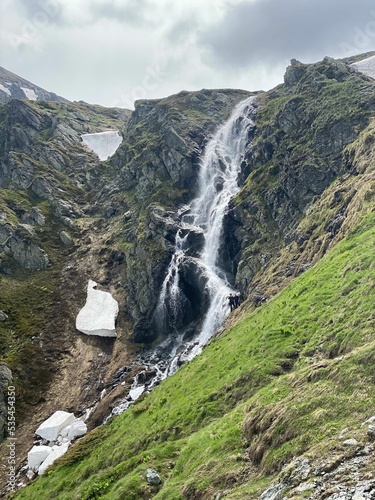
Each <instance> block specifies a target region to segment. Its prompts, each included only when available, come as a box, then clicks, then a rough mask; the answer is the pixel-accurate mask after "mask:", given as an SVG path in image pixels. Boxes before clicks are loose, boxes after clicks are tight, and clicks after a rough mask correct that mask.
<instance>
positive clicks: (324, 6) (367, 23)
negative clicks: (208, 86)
mask: <svg viewBox="0 0 375 500" xmlns="http://www.w3.org/2000/svg"><path fill="white" fill-rule="evenodd" d="M200 43H201V44H202V45H204V46H205V47H208V48H209V49H210V51H211V54H212V56H213V58H214V61H216V63H215V64H217V63H219V64H221V65H223V64H225V65H226V66H232V67H235V68H242V67H246V66H249V65H251V64H254V63H263V64H265V65H269V64H275V63H280V62H282V61H285V60H287V59H290V58H297V59H301V60H302V61H306V62H309V61H312V60H314V59H319V58H321V57H324V56H325V55H332V56H336V57H340V56H341V57H344V56H346V55H349V54H348V52H358V53H360V52H363V51H365V50H370V48H371V45H372V46H374V45H375V5H374V2H373V0H355V2H354V1H353V0H283V1H281V0H257V1H255V2H254V1H253V2H251V3H248V2H245V3H241V4H239V5H237V6H236V7H233V8H232V9H231V10H230V11H229V12H228V14H227V16H226V18H225V19H224V20H223V21H222V22H221V23H219V24H217V25H216V26H214V27H213V28H212V29H211V30H210V31H209V32H206V33H205V34H203V35H202V36H201V38H200ZM345 52H346V53H345Z"/></svg>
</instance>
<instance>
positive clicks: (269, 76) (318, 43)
mask: <svg viewBox="0 0 375 500" xmlns="http://www.w3.org/2000/svg"><path fill="white" fill-rule="evenodd" d="M0 19H1V21H0V65H1V66H3V67H5V68H7V69H8V70H10V71H13V72H14V73H17V74H18V75H20V76H22V77H24V78H26V79H27V80H30V81H32V82H33V83H35V84H37V85H39V86H41V87H43V88H45V89H47V90H50V91H54V92H56V93H57V94H59V95H62V96H64V97H66V98H68V99H70V100H84V101H87V102H90V103H99V104H102V105H105V106H122V107H132V104H133V102H134V100H136V99H139V98H145V97H147V98H154V97H162V96H166V95H170V94H173V93H176V92H178V91H180V90H183V89H184V90H195V89H200V88H222V87H235V88H245V89H249V90H259V89H264V90H266V89H269V88H271V87H273V86H274V85H276V84H278V83H280V82H281V81H282V77H283V74H284V71H285V67H286V66H287V64H288V62H289V60H290V59H291V58H296V59H299V60H301V61H302V62H312V61H316V60H319V59H322V58H323V57H324V56H326V55H330V56H333V57H345V56H348V55H353V54H356V53H361V52H365V51H368V50H373V49H375V2H374V0H0Z"/></svg>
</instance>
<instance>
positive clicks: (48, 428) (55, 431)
mask: <svg viewBox="0 0 375 500" xmlns="http://www.w3.org/2000/svg"><path fill="white" fill-rule="evenodd" d="M73 422H75V417H74V415H73V413H68V412H66V411H55V413H54V414H53V415H51V416H50V417H49V418H47V420H45V421H44V422H43V423H42V424H40V426H39V427H38V428H37V430H36V431H35V433H36V434H38V436H40V437H42V438H43V439H47V440H48V441H55V440H56V439H57V437H58V435H59V434H60V431H61V430H62V429H63V428H64V427H66V426H67V425H71V424H72V423H73Z"/></svg>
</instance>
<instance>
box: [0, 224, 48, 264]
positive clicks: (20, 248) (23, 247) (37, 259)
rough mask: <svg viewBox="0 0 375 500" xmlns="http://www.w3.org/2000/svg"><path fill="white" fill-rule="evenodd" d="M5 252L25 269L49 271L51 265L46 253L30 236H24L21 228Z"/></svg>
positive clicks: (8, 242) (9, 241)
mask: <svg viewBox="0 0 375 500" xmlns="http://www.w3.org/2000/svg"><path fill="white" fill-rule="evenodd" d="M4 250H5V253H7V254H8V255H11V256H12V257H13V259H14V260H15V261H16V262H18V264H20V266H22V267H24V268H25V269H31V270H34V271H39V270H41V269H47V267H48V265H49V260H48V255H47V254H46V253H45V251H44V250H43V249H42V248H40V247H39V246H38V245H36V244H35V243H34V242H33V241H32V240H31V239H30V236H29V235H26V234H23V233H22V231H21V228H18V230H17V233H15V234H14V236H13V237H11V238H10V239H9V240H8V241H7V243H6V246H5V248H4Z"/></svg>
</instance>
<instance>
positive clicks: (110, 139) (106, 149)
mask: <svg viewBox="0 0 375 500" xmlns="http://www.w3.org/2000/svg"><path fill="white" fill-rule="evenodd" d="M81 137H82V141H83V142H84V143H85V144H86V146H87V147H89V148H90V149H91V150H92V151H94V153H96V154H97V155H98V156H99V160H100V161H104V160H107V159H108V158H109V157H111V156H113V155H114V154H115V152H116V150H117V148H118V147H119V146H120V144H121V142H122V137H121V136H120V135H119V133H118V130H109V131H108V132H98V133H96V134H83V135H81Z"/></svg>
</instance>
